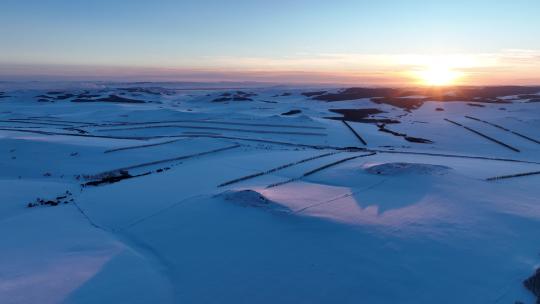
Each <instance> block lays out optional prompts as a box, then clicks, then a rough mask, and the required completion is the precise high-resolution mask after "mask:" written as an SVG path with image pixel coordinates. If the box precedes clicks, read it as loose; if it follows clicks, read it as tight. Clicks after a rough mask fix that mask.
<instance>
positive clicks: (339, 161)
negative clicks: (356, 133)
mask: <svg viewBox="0 0 540 304" xmlns="http://www.w3.org/2000/svg"><path fill="white" fill-rule="evenodd" d="M375 154H377V153H375V152H373V153H369V154H364V155H356V156H352V157H347V158H343V159H340V160H338V161H335V162H332V163H329V164H326V165H324V166H321V167H318V168H316V169H313V170H311V171H308V172H306V173H304V174H302V175H301V176H299V177H294V178H291V179H288V180H286V181H283V182H279V183H274V184H271V185H268V186H267V187H266V189H268V188H275V187H278V186H282V185H285V184H288V183H292V182H294V181H297V180H300V179H302V178H304V177H307V176H310V175H313V174H315V173H317V172H320V171H322V170H325V169H328V168H330V167H334V166H337V165H339V164H342V163H344V162H347V161H350V160H353V159H356V158H360V157H366V156H372V155H375Z"/></svg>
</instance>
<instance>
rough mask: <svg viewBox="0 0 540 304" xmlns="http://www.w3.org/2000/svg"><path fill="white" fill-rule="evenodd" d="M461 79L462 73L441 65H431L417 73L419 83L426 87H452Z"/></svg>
mask: <svg viewBox="0 0 540 304" xmlns="http://www.w3.org/2000/svg"><path fill="white" fill-rule="evenodd" d="M460 77H462V73H460V72H458V71H455V70H452V69H450V68H448V67H445V66H441V65H433V66H429V67H427V68H426V69H425V70H422V71H418V78H419V79H420V81H421V83H422V84H424V85H427V86H448V85H453V84H455V83H456V81H457V80H458V79H459V78H460Z"/></svg>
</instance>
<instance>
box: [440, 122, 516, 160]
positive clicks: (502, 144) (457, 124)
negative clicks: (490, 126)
mask: <svg viewBox="0 0 540 304" xmlns="http://www.w3.org/2000/svg"><path fill="white" fill-rule="evenodd" d="M444 120H446V121H448V122H450V123H452V124H454V125H456V126H460V127H462V128H464V129H466V130H469V131H471V132H473V133H475V134H478V135H480V136H482V137H484V138H485V139H487V140H490V141H492V142H494V143H496V144H499V145H501V146H503V147H506V148H508V149H510V150H512V151H514V152H520V151H519V150H518V149H516V148H514V147H512V146H510V145H508V144H505V143H503V142H502V141H500V140H497V139H495V138H493V137H490V136H487V135H485V134H483V133H480V132H478V131H476V130H474V129H471V128H469V127H467V126H465V125H462V124H460V123H458V122H455V121H453V120H450V119H448V118H445V119H444Z"/></svg>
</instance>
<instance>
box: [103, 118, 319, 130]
mask: <svg viewBox="0 0 540 304" xmlns="http://www.w3.org/2000/svg"><path fill="white" fill-rule="evenodd" d="M182 122H193V123H203V124H216V125H237V126H254V127H275V128H297V129H316V130H324V129H325V128H324V127H316V126H298V125H284V124H263V123H247V122H228V121H215V120H193V119H185V120H164V121H147V122H117V123H111V124H99V125H97V126H99V127H113V126H135V125H154V124H162V123H182Z"/></svg>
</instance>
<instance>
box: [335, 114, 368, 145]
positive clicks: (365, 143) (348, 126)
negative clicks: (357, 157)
mask: <svg viewBox="0 0 540 304" xmlns="http://www.w3.org/2000/svg"><path fill="white" fill-rule="evenodd" d="M341 122H342V123H343V124H344V125H345V126H347V128H349V130H351V132H353V134H354V136H356V138H358V140H359V141H361V142H362V144H364V146H367V142H366V141H365V140H364V139H363V138H362V136H360V134H358V133H357V132H356V131H355V130H354V129H353V127H351V125H349V123H348V122H346V121H345V120H342V121H341Z"/></svg>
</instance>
